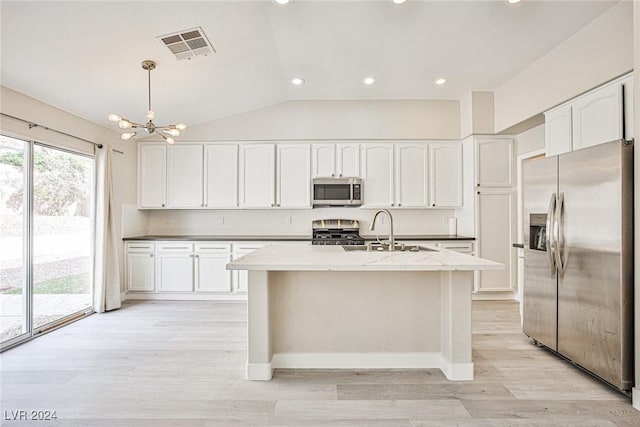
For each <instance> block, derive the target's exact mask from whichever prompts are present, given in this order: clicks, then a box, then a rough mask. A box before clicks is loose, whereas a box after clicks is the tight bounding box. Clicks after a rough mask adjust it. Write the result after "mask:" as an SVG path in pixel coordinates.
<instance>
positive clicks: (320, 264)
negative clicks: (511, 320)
mask: <svg viewBox="0 0 640 427" xmlns="http://www.w3.org/2000/svg"><path fill="white" fill-rule="evenodd" d="M227 269H228V270H262V271H452V270H458V271H472V270H502V269H504V264H501V263H499V262H495V261H490V260H488V259H483V258H478V257H475V256H471V255H466V254H461V253H459V252H454V251H449V250H446V249H438V250H435V251H432V252H431V251H428V252H399V251H396V252H388V251H372V252H366V251H349V252H347V251H345V250H344V249H343V248H342V246H333V245H331V246H321V245H319V246H313V245H308V246H299V245H269V246H265V247H264V248H261V249H258V250H256V251H254V252H252V253H250V254H248V255H245V256H243V257H242V258H239V259H237V260H235V261H233V262H230V263H229V264H227Z"/></svg>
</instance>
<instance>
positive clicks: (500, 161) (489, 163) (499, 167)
mask: <svg viewBox="0 0 640 427" xmlns="http://www.w3.org/2000/svg"><path fill="white" fill-rule="evenodd" d="M476 156H477V159H476V164H477V167H476V186H477V187H511V186H512V185H513V140H512V139H481V140H478V141H477V142H476Z"/></svg>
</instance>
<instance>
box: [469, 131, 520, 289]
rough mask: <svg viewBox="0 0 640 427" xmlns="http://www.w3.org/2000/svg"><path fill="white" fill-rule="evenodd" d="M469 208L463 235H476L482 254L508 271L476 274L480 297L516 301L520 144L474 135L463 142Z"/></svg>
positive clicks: (504, 139)
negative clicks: (516, 157)
mask: <svg viewBox="0 0 640 427" xmlns="http://www.w3.org/2000/svg"><path fill="white" fill-rule="evenodd" d="M462 149H463V165H464V170H465V171H469V172H471V173H467V174H466V175H465V177H464V199H465V200H464V206H465V208H464V209H463V210H462V211H459V212H457V214H456V216H457V217H458V232H459V233H460V234H470V235H475V237H476V255H477V256H479V257H482V258H488V259H491V260H494V261H498V262H501V263H503V264H504V265H505V269H504V270H498V271H483V272H477V273H476V280H475V292H476V293H477V295H478V296H479V297H487V298H513V296H514V294H513V293H514V291H515V290H516V289H515V284H516V253H515V250H514V249H513V247H512V244H513V242H514V240H513V239H514V236H515V235H516V203H515V201H516V195H515V179H514V170H515V169H514V140H513V138H511V137H502V136H471V137H468V138H467V139H465V140H464V141H463V143H462Z"/></svg>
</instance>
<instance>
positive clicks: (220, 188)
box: [204, 145, 238, 208]
mask: <svg viewBox="0 0 640 427" xmlns="http://www.w3.org/2000/svg"><path fill="white" fill-rule="evenodd" d="M204 152H205V206H206V207H209V208H234V207H237V206H238V146H237V145H207V146H205V148H204Z"/></svg>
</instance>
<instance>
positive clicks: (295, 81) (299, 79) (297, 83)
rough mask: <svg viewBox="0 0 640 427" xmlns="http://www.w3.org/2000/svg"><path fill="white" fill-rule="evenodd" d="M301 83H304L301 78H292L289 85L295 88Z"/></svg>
mask: <svg viewBox="0 0 640 427" xmlns="http://www.w3.org/2000/svg"><path fill="white" fill-rule="evenodd" d="M303 83H304V79H303V78H300V77H294V78H292V79H291V84H294V85H296V86H300V85H301V84H303Z"/></svg>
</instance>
